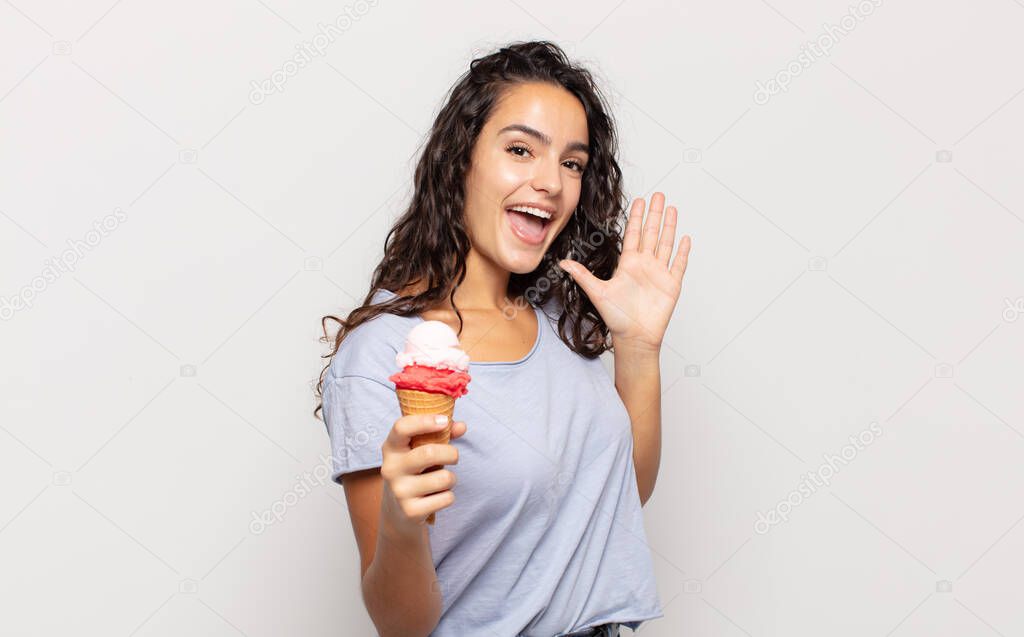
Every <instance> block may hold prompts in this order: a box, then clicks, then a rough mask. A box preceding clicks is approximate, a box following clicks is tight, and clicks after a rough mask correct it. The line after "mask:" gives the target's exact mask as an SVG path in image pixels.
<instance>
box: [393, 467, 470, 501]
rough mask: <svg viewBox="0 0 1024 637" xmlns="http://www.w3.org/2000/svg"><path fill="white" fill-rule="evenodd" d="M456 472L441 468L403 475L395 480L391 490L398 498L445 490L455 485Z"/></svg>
mask: <svg viewBox="0 0 1024 637" xmlns="http://www.w3.org/2000/svg"><path fill="white" fill-rule="evenodd" d="M456 481H457V479H456V477H455V472H454V471H450V470H448V469H440V470H438V471H431V472H430V473H424V474H421V475H415V476H402V477H401V478H399V479H398V480H395V483H394V485H393V486H392V488H391V490H392V492H393V493H394V494H395V497H398V498H403V499H404V498H419V497H422V496H425V495H431V494H433V493H438V492H439V491H445V490H447V489H451V488H452V487H454V486H455V483H456Z"/></svg>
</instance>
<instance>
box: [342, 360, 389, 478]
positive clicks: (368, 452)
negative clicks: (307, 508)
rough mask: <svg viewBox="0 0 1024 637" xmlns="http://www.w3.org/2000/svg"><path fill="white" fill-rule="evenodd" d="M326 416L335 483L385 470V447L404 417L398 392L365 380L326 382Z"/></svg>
mask: <svg viewBox="0 0 1024 637" xmlns="http://www.w3.org/2000/svg"><path fill="white" fill-rule="evenodd" d="M324 382H325V385H324V389H323V416H324V423H325V424H326V425H327V435H328V436H329V437H330V440H331V463H332V465H333V473H332V474H331V479H332V480H334V481H335V482H337V483H338V484H341V476H342V475H343V474H345V473H350V472H352V471H359V470H361V469H372V468H374V467H379V466H381V464H382V462H383V455H382V453H381V445H382V444H384V440H385V439H386V438H387V435H388V432H389V431H390V430H391V427H392V425H394V422H395V421H396V420H397V419H398V418H399V417H400V416H401V415H402V410H401V408H400V407H399V405H398V399H397V398H396V397H395V392H394V389H393V388H391V387H389V386H387V385H384V384H383V383H381V382H379V381H377V380H375V379H372V378H366V377H362V376H343V377H340V378H338V377H330V378H328V379H327V380H325V381H324Z"/></svg>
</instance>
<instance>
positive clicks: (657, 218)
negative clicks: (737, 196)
mask: <svg viewBox="0 0 1024 637" xmlns="http://www.w3.org/2000/svg"><path fill="white" fill-rule="evenodd" d="M646 204H647V202H646V201H645V200H644V199H643V198H637V199H634V200H633V205H632V207H631V208H630V211H629V219H628V220H627V221H626V231H625V235H624V236H623V241H622V255H621V256H620V258H619V264H618V266H617V267H616V268H615V272H614V273H613V274H612V278H610V279H608V280H607V281H603V280H601V279H599V278H597V277H596V276H594V274H593V273H591V272H590V271H589V270H587V269H586V268H585V267H583V265H582V264H581V263H579V262H577V261H573V260H572V259H563V260H561V261H560V262H559V265H560V266H562V268H563V269H565V270H566V271H567V272H568V273H569V274H570V275H571V276H572V278H573V280H574V281H575V282H576V283H577V284H578V285H579V286H580V288H582V290H583V291H584V292H585V293H586V295H587V296H588V297H589V298H590V301H591V302H592V303H593V304H594V307H595V308H596V309H597V311H598V313H599V314H600V315H601V318H602V319H604V322H605V325H607V326H608V330H609V331H610V332H611V335H612V344H613V345H614V346H615V348H616V350H620V348H625V347H630V348H638V349H645V350H652V351H658V350H660V349H661V343H662V341H663V339H664V337H665V330H666V329H667V328H668V323H669V320H670V319H671V318H672V312H673V310H674V309H675V307H676V302H677V301H678V300H679V293H680V289H681V288H682V284H683V275H684V274H685V273H686V262H687V259H688V257H689V255H690V243H691V240H690V236H689V235H683V237H682V239H680V241H679V247H678V249H677V250H676V256H675V259H672V260H671V265H670V264H669V263H670V257H672V248H673V246H674V245H675V233H676V223H677V218H678V211H677V210H676V208H675V207H674V206H669V207H668V208H667V209H666V208H665V195H664V194H663V193H660V192H655V193H654V194H653V195H652V196H651V206H650V210H649V211H648V214H647V220H646V222H644V218H643V217H644V208H645V207H646ZM663 219H664V226H662V220H663ZM641 226H642V228H641ZM659 229H660V230H661V237H660V240H659V236H658V231H659Z"/></svg>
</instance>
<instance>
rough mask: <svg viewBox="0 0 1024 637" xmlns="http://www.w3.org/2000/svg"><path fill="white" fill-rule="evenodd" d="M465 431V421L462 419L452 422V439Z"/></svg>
mask: <svg viewBox="0 0 1024 637" xmlns="http://www.w3.org/2000/svg"><path fill="white" fill-rule="evenodd" d="M465 433H466V423H464V422H462V421H458V422H454V423H452V440H455V439H456V438H458V437H460V436H462V435H464V434H465Z"/></svg>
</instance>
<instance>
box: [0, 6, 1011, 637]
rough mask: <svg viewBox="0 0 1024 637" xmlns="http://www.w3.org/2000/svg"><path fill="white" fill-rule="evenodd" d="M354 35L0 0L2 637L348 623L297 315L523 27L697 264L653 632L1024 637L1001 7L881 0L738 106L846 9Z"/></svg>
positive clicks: (427, 20)
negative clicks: (63, 262) (867, 435)
mask: <svg viewBox="0 0 1024 637" xmlns="http://www.w3.org/2000/svg"><path fill="white" fill-rule="evenodd" d="M346 7H348V10H349V11H351V12H352V14H351V15H353V16H357V19H353V20H351V23H350V24H348V25H347V26H348V28H347V29H346V30H345V31H344V32H343V33H342V34H341V35H340V36H339V37H337V38H336V41H334V42H333V43H331V44H330V46H329V47H328V48H327V49H326V55H325V56H323V57H318V58H316V59H315V60H314V61H313V63H312V64H310V65H309V66H308V67H306V68H303V69H301V70H299V72H298V73H296V74H295V75H294V76H293V77H289V78H288V79H287V82H286V83H285V84H284V85H283V86H282V89H281V90H280V91H277V92H274V93H272V94H270V95H268V96H266V99H265V100H264V101H263V102H262V103H260V104H258V105H257V104H254V103H252V102H251V101H250V92H251V91H252V85H251V84H250V83H251V82H253V81H256V82H261V81H263V80H265V79H267V78H269V77H271V75H272V74H273V73H274V71H275V70H278V69H282V65H283V64H284V63H285V62H286V61H287V60H288V59H290V58H291V57H292V56H293V55H295V52H296V48H295V47H296V46H297V45H301V44H303V43H307V42H310V41H311V40H312V39H313V37H314V36H315V34H316V33H317V25H318V23H326V22H332V21H334V20H335V19H336V18H337V17H338V16H344V15H345V14H344V12H345V11H346ZM365 9H367V7H366V6H357V5H355V4H354V3H350V4H341V3H331V2H303V3H287V2H284V1H282V0H265V1H261V0H234V1H227V2H219V3H215V4H214V3H207V2H183V3H158V2H152V1H146V0H123V1H118V2H111V1H110V0H105V1H103V2H65V3H58V2H47V1H42V0H39V1H29V0H14V2H13V3H12V2H6V1H4V2H0V43H2V44H0V55H2V57H3V59H4V60H5V62H4V64H3V66H2V68H0V126H2V130H0V174H2V175H3V178H2V179H0V240H2V242H3V243H2V245H3V249H2V250H0V296H2V297H3V299H6V300H7V302H11V299H12V298H22V299H24V298H25V297H29V298H30V300H31V307H25V308H23V309H20V310H11V309H8V310H7V311H6V312H5V316H4V318H5V320H4V321H2V322H0V355H2V357H3V370H4V371H3V376H4V378H3V385H2V390H0V391H2V395H0V424H2V429H0V480H2V482H3V487H2V489H0V565H2V566H0V600H2V606H3V612H2V614H0V623H2V627H0V632H3V633H4V634H19V635H58V634H74V635H104V636H107V635H138V636H156V635H183V634H189V635H214V636H229V635H237V634H243V635H248V636H250V637H258V636H270V635H275V636H276V635H325V636H326V635H341V634H344V635H371V634H373V630H372V625H371V624H370V622H369V619H368V617H367V616H366V614H365V611H364V610H363V607H362V603H361V600H360V596H359V588H358V583H357V572H358V571H357V569H358V557H357V552H356V547H355V543H354V540H353V536H352V532H351V530H350V527H349V523H348V520H347V513H346V509H345V506H344V499H343V492H342V490H341V489H340V487H337V486H334V485H330V484H324V483H323V481H322V464H323V461H322V455H323V454H326V453H327V451H328V446H327V438H326V434H325V432H324V428H323V425H322V423H319V422H318V421H315V420H313V418H312V417H311V415H310V409H311V408H312V406H313V400H312V397H311V391H310V381H311V380H312V379H313V378H314V376H315V375H316V373H317V372H318V371H319V369H320V362H319V360H318V358H317V356H318V354H320V353H321V352H323V351H324V350H323V346H322V345H321V344H319V343H318V342H317V340H316V338H317V335H318V319H319V317H320V316H321V315H322V314H324V313H327V312H342V313H344V312H347V311H348V310H349V309H351V308H352V306H353V304H355V303H357V301H358V300H360V299H361V298H362V296H363V295H364V294H365V292H366V288H367V283H368V280H369V275H370V272H371V269H372V267H373V265H375V264H376V262H377V260H378V258H379V256H380V253H381V250H382V245H383V240H384V237H385V234H386V232H387V230H388V228H389V227H390V226H391V224H392V222H393V221H394V219H395V218H396V216H397V215H398V214H399V212H400V211H401V210H402V208H403V206H404V204H405V203H406V202H407V201H408V197H409V194H410V193H409V184H410V182H409V177H410V174H411V171H412V167H413V165H414V161H415V157H416V151H417V147H418V145H419V143H420V142H421V141H422V139H423V135H424V133H425V131H426V130H427V128H428V126H429V125H430V123H431V121H432V119H433V116H434V114H435V113H436V111H437V109H438V107H439V106H440V101H441V99H442V96H443V95H444V92H445V91H446V90H447V89H448V88H449V87H450V85H451V84H452V83H453V82H454V80H455V79H456V78H457V77H458V76H459V74H461V73H462V72H463V71H464V70H465V69H466V67H467V65H468V63H469V61H470V60H471V59H472V58H473V57H474V56H475V55H478V54H480V53H483V52H486V51H489V50H490V49H491V48H492V47H493V46H494V45H497V44H501V43H504V42H507V41H510V40H515V39H529V38H538V37H539V38H549V39H553V40H555V41H557V42H558V43H560V44H562V45H563V46H564V47H565V48H566V49H567V50H568V51H569V52H570V54H572V55H574V56H577V57H578V58H579V59H581V60H582V61H584V62H586V63H588V64H589V65H590V68H592V69H593V70H594V72H595V73H596V74H597V75H598V77H599V78H600V81H601V82H602V85H603V87H604V89H605V90H606V91H607V92H608V94H609V95H610V96H611V99H612V102H613V104H614V109H615V115H616V117H617V118H618V121H619V125H620V132H621V135H622V156H621V161H622V164H623V167H624V170H625V174H626V185H627V189H628V193H629V194H630V195H632V196H640V195H645V196H646V195H649V194H650V193H651V192H653V191H654V190H661V191H664V192H665V193H667V195H668V197H669V201H670V203H675V204H676V205H678V207H679V209H680V211H681V227H682V228H683V230H684V231H685V232H687V233H690V234H691V235H692V236H693V239H694V248H693V252H692V255H691V263H690V269H689V272H688V273H687V276H686V281H685V283H684V287H683V296H682V299H681V301H680V303H679V306H678V310H677V315H676V317H675V319H674V321H673V323H672V325H671V326H670V332H669V333H668V335H667V342H666V345H665V348H664V353H663V388H664V390H665V393H664V403H663V423H664V424H663V427H664V446H663V455H662V467H661V473H660V476H659V481H658V487H657V490H656V492H655V495H654V497H653V499H652V500H651V501H650V502H649V503H648V505H647V506H646V507H645V509H644V511H645V516H646V524H647V531H648V536H649V540H650V544H651V550H652V553H653V555H654V558H655V567H656V571H657V578H658V586H659V590H660V593H661V596H662V601H663V603H664V609H665V617H664V618H663V619H660V620H657V621H655V622H651V623H649V624H647V625H645V626H644V627H643V628H642V629H641V631H640V632H642V633H644V634H646V635H649V636H650V637H658V636H668V635H694V636H701V635H715V636H723V637H726V636H728V637H738V636H740V635H749V636H756V637H761V636H770V635H779V636H782V635H786V636H789V635H820V634H828V635H836V636H840V635H851V636H852V635H857V636H862V635H898V636H900V637H909V636H911V635H922V636H923V635H929V636H935V635H941V636H947V635H972V636H974V635H989V634H991V635H1014V634H1021V633H1024V614H1022V611H1021V607H1022V606H1021V604H1020V602H1021V597H1020V596H1021V593H1020V566H1021V564H1022V559H1024V524H1021V520H1022V516H1024V499H1022V498H1021V493H1022V489H1024V471H1022V469H1021V465H1022V462H1024V435H1022V433H1021V432H1022V431H1024V404H1022V402H1021V400H1020V398H1019V391H1020V386H1021V381H1022V373H1021V369H1020V365H1021V363H1020V361H1021V358H1022V355H1024V300H1022V297H1024V281H1022V276H1021V275H1022V273H1024V221H1022V218H1024V187H1022V185H1021V174H1022V173H1024V171H1022V168H1024V162H1022V160H1021V146H1022V144H1021V142H1022V136H1024V125H1022V121H1024V97H1022V96H1021V91H1022V90H1024V78H1022V76H1021V74H1020V69H1021V60H1022V59H1024V44H1022V39H1021V37H1020V34H1021V32H1022V29H1024V4H1022V3H1021V2H1020V1H1019V0H1017V1H1014V0H985V1H982V2H951V1H943V2H926V1H925V0H913V1H902V2H898V1H896V0H886V1H885V2H883V3H882V4H881V6H879V7H877V8H876V9H875V11H874V13H873V14H872V15H870V16H868V17H866V18H865V19H863V20H862V21H858V22H856V26H855V28H853V29H852V30H851V31H850V32H849V33H847V34H846V35H843V36H841V37H834V39H835V45H834V48H833V49H832V52H831V54H830V55H829V56H827V57H823V58H820V59H816V60H815V61H814V62H813V63H812V64H810V65H809V67H807V68H804V69H801V73H800V74H799V75H797V76H795V77H793V79H792V82H791V85H790V88H789V90H788V91H787V92H784V93H780V94H778V95H774V96H772V97H771V99H770V100H768V102H767V103H766V104H758V103H757V102H756V101H755V99H754V93H755V89H756V86H757V82H758V81H762V82H766V81H767V80H769V79H770V78H772V77H775V76H776V74H777V73H778V72H779V71H782V70H784V69H785V68H786V67H787V65H788V64H789V63H790V62H791V61H794V60H797V56H798V55H799V54H800V47H801V45H803V44H804V43H806V42H808V41H815V40H817V39H818V38H819V37H820V36H823V35H825V34H827V33H828V31H827V30H826V27H825V25H826V23H827V24H831V25H839V24H840V21H841V19H842V18H843V16H844V15H846V14H848V12H849V7H848V5H847V3H846V2H838V1H832V0H828V1H822V0H817V1H814V2H811V1H809V0H804V1H797V0H772V2H771V3H768V2H761V1H757V0H746V1H741V2H727V3H712V2H704V3H686V4H683V3H654V2H642V1H641V0H626V1H624V2H616V1H615V0H596V1H592V2H587V3H583V2H576V3H562V2H559V3H554V2H542V1H539V0H517V1H516V2H511V1H510V2H492V3H473V2H460V3H431V4H430V6H427V3H415V4H414V3H411V2H409V3H399V2H393V1H390V0H381V1H380V2H379V3H378V5H377V6H375V7H370V8H369V10H368V11H363V10H365ZM342 23H343V24H344V23H345V20H344V19H343V20H342ZM116 211H120V212H121V214H122V215H123V220H121V221H119V222H118V221H116V218H114V217H112V215H115V212H116ZM104 218H107V220H108V222H110V220H111V219H115V221H114V223H113V224H112V225H115V226H116V228H115V229H113V230H112V231H110V232H108V233H106V236H104V237H102V238H101V240H99V241H98V242H96V243H95V245H89V246H88V247H87V248H85V249H82V248H81V247H80V248H79V249H80V252H81V255H80V256H79V258H78V259H77V263H75V265H74V267H73V271H68V272H62V273H60V274H59V276H56V277H53V276H51V279H52V280H46V279H45V278H40V277H42V276H43V273H44V271H45V269H46V268H47V260H48V259H51V258H60V257H61V255H64V254H66V252H67V251H68V250H69V242H72V244H73V242H75V241H86V240H87V239H89V237H90V236H91V238H92V239H96V235H89V232H90V230H91V229H92V228H93V223H94V222H101V220H103V219H104ZM33 282H35V285H36V288H37V289H36V290H32V291H26V290H28V289H29V288H31V286H32V285H33ZM26 286H29V287H28V288H27V287H26ZM3 302H4V301H2V300H0V308H2V307H3V305H2V304H3ZM607 362H608V363H609V365H610V363H611V360H610V359H608V360H607ZM688 366H689V367H688ZM872 423H876V424H877V426H878V427H880V428H881V430H882V431H883V434H882V436H881V437H878V438H877V439H876V440H874V442H872V443H871V444H870V445H868V446H866V447H865V448H863V449H862V450H860V451H859V452H858V453H857V454H856V456H855V458H854V459H853V460H852V461H850V462H849V464H847V465H843V466H842V467H841V470H840V471H839V472H838V473H836V475H835V476H834V478H833V480H832V482H831V486H830V487H827V488H822V489H821V490H819V491H817V492H816V493H814V494H813V495H812V496H810V497H808V498H805V499H804V500H803V501H802V502H800V503H799V505H798V506H795V507H793V508H792V511H791V512H790V513H789V516H788V522H785V523H781V524H778V525H775V526H772V527H771V528H770V529H769V531H768V532H767V533H763V534H762V533H758V532H756V531H755V522H756V521H757V519H758V513H759V512H766V511H768V510H770V509H773V508H775V507H777V506H778V505H779V503H780V502H782V501H784V500H786V498H787V496H788V495H789V494H790V493H791V492H793V491H794V490H795V489H797V487H798V486H799V484H800V483H801V480H803V479H804V477H805V476H806V475H807V474H808V473H809V472H812V471H819V467H820V465H821V464H822V463H823V462H824V459H823V454H839V453H840V452H841V450H842V449H843V447H844V445H846V444H847V442H848V436H851V435H856V434H858V432H862V431H865V430H868V428H869V427H870V425H871V424H872ZM318 466H320V477H321V480H320V481H319V483H318V482H317V481H316V480H315V477H314V478H313V479H312V480H311V479H310V478H309V477H303V476H302V474H303V473H304V472H309V473H310V475H313V472H315V471H317V470H318V469H317V468H318ZM303 481H305V482H307V483H309V482H312V484H313V487H312V488H311V489H310V490H309V492H308V493H306V492H305V491H302V488H301V486H300V485H301V484H302V482H303ZM300 491H302V493H301V495H300ZM272 510H273V511H276V512H277V513H279V514H280V515H277V517H276V518H273V519H272V523H269V524H264V525H263V528H259V527H260V525H259V524H256V523H254V519H256V517H254V516H259V515H260V514H262V513H263V512H267V511H272ZM278 518H279V519H278ZM944 581H945V582H948V583H947V584H942V583H941V582H944Z"/></svg>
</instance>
